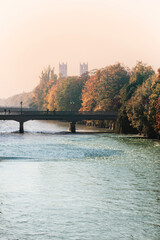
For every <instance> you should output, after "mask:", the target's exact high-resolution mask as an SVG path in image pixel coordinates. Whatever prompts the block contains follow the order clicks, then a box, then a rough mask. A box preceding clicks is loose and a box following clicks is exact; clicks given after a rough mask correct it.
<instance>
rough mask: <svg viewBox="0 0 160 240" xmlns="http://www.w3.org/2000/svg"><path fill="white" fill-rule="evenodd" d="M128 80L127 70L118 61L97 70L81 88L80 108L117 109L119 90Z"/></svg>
mask: <svg viewBox="0 0 160 240" xmlns="http://www.w3.org/2000/svg"><path fill="white" fill-rule="evenodd" d="M128 81H129V72H128V70H127V69H126V68H125V67H123V66H121V64H120V63H118V64H115V65H111V66H108V67H106V68H103V69H100V70H98V71H97V72H96V73H95V75H93V76H91V77H90V78H89V79H88V81H87V82H86V84H85V86H84V89H83V90H82V110H83V111H107V110H117V109H118V108H119V103H120V90H121V88H122V87H123V86H124V85H125V84H126V83H127V82H128Z"/></svg>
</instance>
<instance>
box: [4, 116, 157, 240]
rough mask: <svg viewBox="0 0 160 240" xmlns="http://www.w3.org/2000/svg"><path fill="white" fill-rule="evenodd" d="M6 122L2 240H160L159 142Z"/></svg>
mask: <svg viewBox="0 0 160 240" xmlns="http://www.w3.org/2000/svg"><path fill="white" fill-rule="evenodd" d="M18 127H19V126H18V123H16V122H9V121H8V122H7V121H6V122H5V121H1V122H0V240H51V239H53V240H62V239H64V240H120V239H122V240H130V239H131V240H159V239H160V142H158V141H153V140H149V139H143V138H137V137H135V136H125V135H116V134H109V133H97V132H96V131H95V130H93V129H91V128H86V127H84V126H78V133H76V134H69V133H67V131H68V124H65V123H58V122H55V123H53V122H44V121H42V122H41V121H30V122H27V123H25V126H24V127H25V131H26V132H25V134H19V133H18V132H16V130H17V129H18Z"/></svg>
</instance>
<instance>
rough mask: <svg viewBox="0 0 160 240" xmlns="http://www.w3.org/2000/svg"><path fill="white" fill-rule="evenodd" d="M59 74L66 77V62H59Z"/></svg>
mask: <svg viewBox="0 0 160 240" xmlns="http://www.w3.org/2000/svg"><path fill="white" fill-rule="evenodd" d="M59 76H60V77H64V78H65V77H67V63H59Z"/></svg>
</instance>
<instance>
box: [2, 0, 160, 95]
mask: <svg viewBox="0 0 160 240" xmlns="http://www.w3.org/2000/svg"><path fill="white" fill-rule="evenodd" d="M159 9H160V1H159V0H152V1H151V0H5V1H4V0H0V66H1V67H0V98H6V97H9V96H12V95H14V94H17V93H21V92H23V91H25V92H28V91H31V90H33V89H34V88H35V87H36V85H37V84H38V83H39V75H40V74H41V71H42V70H43V68H45V67H47V66H48V65H51V67H55V73H57V74H58V64H59V62H67V64H68V75H78V74H79V64H80V62H88V65H89V70H91V69H94V68H101V67H105V66H106V65H110V64H114V63H116V62H121V63H123V64H125V65H126V66H128V67H133V66H134V65H135V64H136V62H137V61H138V60H141V61H143V62H144V63H147V64H149V65H151V66H152V67H153V68H154V70H155V71H156V70H157V68H158V67H160V64H159V63H160V62H159V60H160V57H159V56H160V31H159V23H160V14H159Z"/></svg>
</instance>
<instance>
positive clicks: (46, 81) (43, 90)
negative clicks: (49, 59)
mask: <svg viewBox="0 0 160 240" xmlns="http://www.w3.org/2000/svg"><path fill="white" fill-rule="evenodd" d="M56 82H57V76H56V75H55V74H54V68H53V69H51V67H50V66H49V67H48V68H46V69H44V70H43V71H42V73H41V75H40V83H39V85H38V86H37V87H36V88H35V89H34V97H33V99H32V102H31V104H30V107H32V108H35V109H38V110H44V109H46V108H47V105H48V102H47V95H48V93H49V91H50V88H51V86H53V84H56Z"/></svg>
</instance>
